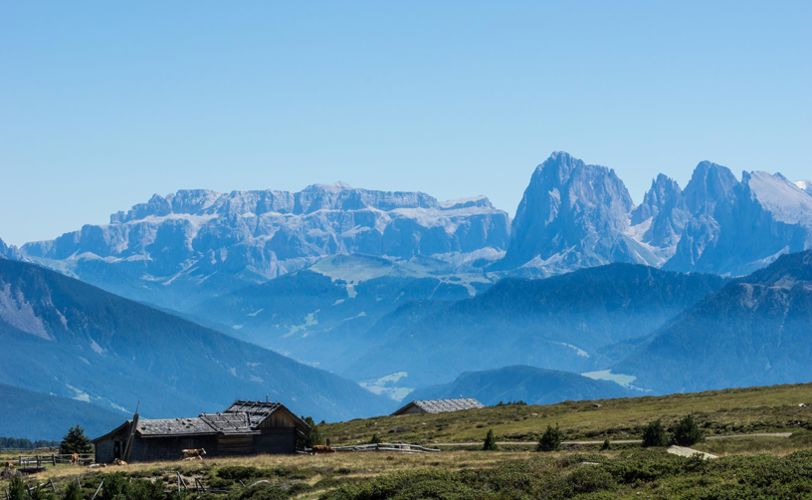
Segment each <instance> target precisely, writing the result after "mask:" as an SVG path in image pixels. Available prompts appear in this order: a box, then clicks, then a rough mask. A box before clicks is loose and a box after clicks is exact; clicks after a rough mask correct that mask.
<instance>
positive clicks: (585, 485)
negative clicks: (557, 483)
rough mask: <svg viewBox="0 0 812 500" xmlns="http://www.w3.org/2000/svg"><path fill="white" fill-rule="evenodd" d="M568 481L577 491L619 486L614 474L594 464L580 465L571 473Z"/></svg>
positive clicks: (585, 491) (588, 491) (589, 491)
mask: <svg viewBox="0 0 812 500" xmlns="http://www.w3.org/2000/svg"><path fill="white" fill-rule="evenodd" d="M568 481H569V483H570V485H571V486H572V489H573V491H574V492H575V493H593V492H596V491H602V490H609V489H612V488H614V487H616V486H617V483H616V482H615V478H614V477H613V476H612V474H610V473H609V472H608V471H606V470H604V469H602V468H600V467H597V466H594V465H582V466H580V467H578V468H577V469H575V471H573V473H572V474H570V476H569V478H568Z"/></svg>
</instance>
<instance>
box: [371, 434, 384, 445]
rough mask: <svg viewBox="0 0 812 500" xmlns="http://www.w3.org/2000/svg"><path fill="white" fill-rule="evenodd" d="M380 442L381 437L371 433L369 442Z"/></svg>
mask: <svg viewBox="0 0 812 500" xmlns="http://www.w3.org/2000/svg"><path fill="white" fill-rule="evenodd" d="M380 442H381V438H380V436H378V435H377V434H373V435H372V439H370V440H369V444H379V443H380Z"/></svg>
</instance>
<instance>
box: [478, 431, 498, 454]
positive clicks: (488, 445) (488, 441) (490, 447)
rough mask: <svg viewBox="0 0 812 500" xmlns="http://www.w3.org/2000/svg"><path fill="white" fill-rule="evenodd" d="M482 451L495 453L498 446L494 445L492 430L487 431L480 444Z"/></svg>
mask: <svg viewBox="0 0 812 500" xmlns="http://www.w3.org/2000/svg"><path fill="white" fill-rule="evenodd" d="M482 449H483V450H485V451H496V450H498V449H499V446H497V445H496V438H495V437H494V435H493V429H488V434H487V435H486V436H485V442H484V443H483V444H482Z"/></svg>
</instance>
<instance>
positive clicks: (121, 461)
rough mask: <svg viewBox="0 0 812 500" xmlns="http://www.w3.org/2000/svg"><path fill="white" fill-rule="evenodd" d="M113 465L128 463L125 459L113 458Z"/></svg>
mask: <svg viewBox="0 0 812 500" xmlns="http://www.w3.org/2000/svg"><path fill="white" fill-rule="evenodd" d="M113 465H128V464H127V462H125V461H124V460H122V459H120V458H117V459H115V460H113Z"/></svg>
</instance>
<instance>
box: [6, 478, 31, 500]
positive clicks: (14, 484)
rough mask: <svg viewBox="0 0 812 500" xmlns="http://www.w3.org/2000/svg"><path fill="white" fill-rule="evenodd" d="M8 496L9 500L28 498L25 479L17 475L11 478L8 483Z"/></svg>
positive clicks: (24, 499)
mask: <svg viewBox="0 0 812 500" xmlns="http://www.w3.org/2000/svg"><path fill="white" fill-rule="evenodd" d="M8 498H9V500H26V499H27V498H28V488H26V486H25V481H23V480H22V479H20V478H19V477H13V478H11V482H10V483H9V485H8Z"/></svg>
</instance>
